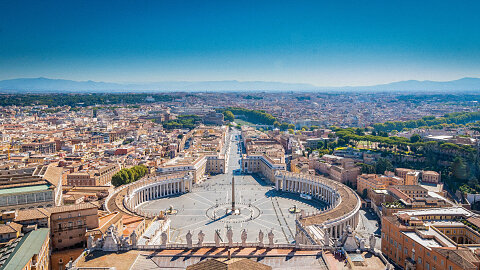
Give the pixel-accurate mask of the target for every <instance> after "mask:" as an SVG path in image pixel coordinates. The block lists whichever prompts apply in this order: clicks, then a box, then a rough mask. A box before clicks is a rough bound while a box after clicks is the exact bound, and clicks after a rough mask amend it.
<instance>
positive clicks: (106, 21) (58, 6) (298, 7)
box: [0, 1, 480, 87]
mask: <svg viewBox="0 0 480 270" xmlns="http://www.w3.org/2000/svg"><path fill="white" fill-rule="evenodd" d="M478 5H479V4H478V3H477V2H474V1H465V2H461V3H454V2H453V1H435V2H422V3H417V2H413V1H407V2H405V1H404V2H402V3H401V4H393V3H384V2H378V1H373V2H371V1H369V2H362V3H358V2H344V3H341V4H340V3H325V2H311V1H304V2H302V3H295V5H294V4H290V3H288V2H275V3H273V2H268V1H267V2H261V3H253V2H250V3H249V2H242V3H241V4H240V3H235V4H231V3H215V2H209V3H204V2H201V3H200V2H192V1H186V2H175V3H174V2H150V1H143V2H140V3H135V4H133V3H128V2H115V5H112V2H108V1H107V2H102V3H97V2H95V3H93V2H77V3H71V2H66V3H64V2H60V1H48V2H42V3H41V4H40V3H36V2H34V1H31V2H30V1H23V2H3V3H0V7H1V8H0V10H1V11H0V13H1V15H2V16H0V37H1V39H2V40H3V42H1V43H0V79H1V80H4V79H14V78H25V77H35V78H36V77H48V78H58V79H68V80H78V81H86V80H93V81H104V82H114V83H148V82H158V81H224V80H238V81H278V82H284V83H306V84H312V85H315V86H332V87H336V86H363V85H375V84H383V83H391V82H396V81H403V80H433V81H449V80H455V79H459V78H463V77H479V74H480V64H479V63H480V61H479V60H480V49H479V48H480V46H479V45H480V34H479V33H478V31H475V26H476V25H479V24H480V21H479V20H480V19H479V18H478V16H476V14H475V10H478V9H477V8H475V7H478Z"/></svg>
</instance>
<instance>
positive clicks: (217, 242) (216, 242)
mask: <svg viewBox="0 0 480 270" xmlns="http://www.w3.org/2000/svg"><path fill="white" fill-rule="evenodd" d="M214 239H215V247H219V246H220V232H219V231H218V230H215V236H214Z"/></svg>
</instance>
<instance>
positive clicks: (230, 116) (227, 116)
mask: <svg viewBox="0 0 480 270" xmlns="http://www.w3.org/2000/svg"><path fill="white" fill-rule="evenodd" d="M223 116H224V117H225V120H227V121H230V122H233V120H235V115H233V113H232V112H231V111H224V112H223Z"/></svg>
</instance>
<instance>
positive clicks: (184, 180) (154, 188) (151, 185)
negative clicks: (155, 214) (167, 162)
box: [124, 173, 193, 215]
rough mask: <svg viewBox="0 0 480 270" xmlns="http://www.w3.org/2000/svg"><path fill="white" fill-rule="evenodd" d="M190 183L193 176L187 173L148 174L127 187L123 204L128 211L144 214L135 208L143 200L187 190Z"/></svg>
mask: <svg viewBox="0 0 480 270" xmlns="http://www.w3.org/2000/svg"><path fill="white" fill-rule="evenodd" d="M192 184H193V176H192V175H191V174H189V173H175V174H168V175H161V176H150V177H147V178H145V179H142V180H140V181H137V182H135V183H133V184H132V185H131V186H129V187H128V191H127V195H126V196H125V200H124V205H125V207H126V208H127V209H128V210H129V211H131V212H134V213H137V214H139V215H144V213H141V212H139V211H138V210H137V208H138V206H140V205H141V204H143V203H144V202H147V201H150V200H155V199H159V198H162V197H166V196H171V195H176V194H183V193H186V192H189V191H191V190H192Z"/></svg>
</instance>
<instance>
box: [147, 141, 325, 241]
mask: <svg viewBox="0 0 480 270" xmlns="http://www.w3.org/2000/svg"><path fill="white" fill-rule="evenodd" d="M237 135H238V133H236V132H234V133H233V134H232V136H231V141H230V143H229V144H228V146H227V147H228V152H229V161H228V171H227V173H226V174H221V175H215V176H212V177H210V179H206V180H205V181H203V182H202V183H200V184H197V185H194V187H193V190H192V192H190V193H186V194H183V195H178V196H170V197H166V198H161V199H157V200H153V201H149V202H146V203H144V204H143V205H141V206H140V207H141V208H142V210H143V211H148V212H152V213H159V212H160V211H161V210H166V209H168V208H169V207H170V206H172V207H173V208H174V209H176V210H178V213H177V214H176V215H171V216H170V218H171V222H172V223H171V230H170V242H172V243H186V237H185V236H186V234H187V232H188V231H190V232H191V233H192V235H193V239H194V242H196V240H197V234H198V233H199V232H200V230H202V231H203V233H204V234H205V242H213V241H214V232H215V230H219V231H220V236H221V238H222V240H223V242H226V230H227V228H228V227H231V228H232V229H233V232H234V235H233V241H234V242H240V241H241V240H240V234H241V231H242V230H243V229H245V230H246V231H247V234H248V238H247V242H254V241H258V233H259V231H260V230H262V231H263V232H264V235H267V233H268V232H269V231H270V230H273V233H274V235H275V237H274V239H275V243H279V244H282V243H292V242H294V238H295V214H293V213H290V211H289V208H292V207H293V206H294V205H296V206H297V208H299V209H302V210H305V212H312V211H318V210H320V209H323V208H324V207H325V204H323V203H322V202H320V201H317V200H305V199H302V198H300V196H299V195H297V194H292V193H285V192H277V191H275V188H274V187H273V186H272V185H270V184H267V183H266V182H265V181H264V180H263V179H261V178H260V177H259V176H256V175H242V174H241V173H240V170H239V169H240V152H241V150H239V149H240V148H239V147H240V145H239V141H238V139H236V138H237ZM232 176H234V177H235V201H236V208H237V209H240V213H239V214H238V215H228V214H226V211H227V210H228V209H229V208H231V198H232V197H231V196H232V186H231V181H232ZM264 241H267V238H266V237H264ZM150 244H159V243H150Z"/></svg>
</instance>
